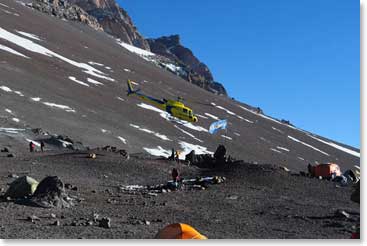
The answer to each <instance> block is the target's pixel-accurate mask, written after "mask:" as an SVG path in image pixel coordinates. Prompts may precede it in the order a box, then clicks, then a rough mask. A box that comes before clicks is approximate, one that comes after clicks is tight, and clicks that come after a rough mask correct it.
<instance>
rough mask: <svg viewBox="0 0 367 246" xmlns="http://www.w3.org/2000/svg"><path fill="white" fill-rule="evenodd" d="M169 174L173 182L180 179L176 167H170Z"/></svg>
mask: <svg viewBox="0 0 367 246" xmlns="http://www.w3.org/2000/svg"><path fill="white" fill-rule="evenodd" d="M171 175H172V180H173V182H178V181H179V180H180V175H179V174H178V171H177V169H176V168H173V169H172V173H171Z"/></svg>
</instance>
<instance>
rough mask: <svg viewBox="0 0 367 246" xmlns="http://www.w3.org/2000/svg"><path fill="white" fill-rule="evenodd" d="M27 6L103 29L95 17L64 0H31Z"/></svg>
mask: <svg viewBox="0 0 367 246" xmlns="http://www.w3.org/2000/svg"><path fill="white" fill-rule="evenodd" d="M28 6H30V7H32V8H34V9H37V10H39V11H41V12H44V13H47V14H49V15H53V16H56V17H58V18H60V19H67V20H71V21H79V22H82V23H85V24H87V25H88V26H91V27H92V28H94V29H96V30H98V31H103V28H102V26H101V25H100V24H99V23H98V21H97V20H96V18H94V17H93V16H90V15H89V14H88V13H87V12H86V11H84V10H83V9H82V8H80V7H78V6H76V5H73V4H71V3H69V2H68V1H64V0H33V2H32V3H30V4H28Z"/></svg>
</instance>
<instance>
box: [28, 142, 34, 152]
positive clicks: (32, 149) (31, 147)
mask: <svg viewBox="0 0 367 246" xmlns="http://www.w3.org/2000/svg"><path fill="white" fill-rule="evenodd" d="M34 148H35V145H34V143H33V142H32V141H30V142H29V152H33V151H34Z"/></svg>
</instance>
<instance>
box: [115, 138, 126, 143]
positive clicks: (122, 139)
mask: <svg viewBox="0 0 367 246" xmlns="http://www.w3.org/2000/svg"><path fill="white" fill-rule="evenodd" d="M117 138H118V139H120V140H121V142H123V143H124V144H126V142H127V141H126V139H125V138H123V137H120V136H118V137H117Z"/></svg>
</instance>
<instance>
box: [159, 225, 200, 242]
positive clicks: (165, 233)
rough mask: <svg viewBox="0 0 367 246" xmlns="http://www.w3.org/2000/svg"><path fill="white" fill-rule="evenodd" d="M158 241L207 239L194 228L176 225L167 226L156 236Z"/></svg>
mask: <svg viewBox="0 0 367 246" xmlns="http://www.w3.org/2000/svg"><path fill="white" fill-rule="evenodd" d="M155 238H156V239H207V237H205V236H204V235H201V234H200V233H199V232H198V231H197V230H195V229H194V228H193V227H191V226H189V225H187V224H182V223H175V224H171V225H168V226H166V227H165V228H163V229H162V230H161V231H159V232H158V233H157V235H156V236H155Z"/></svg>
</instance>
